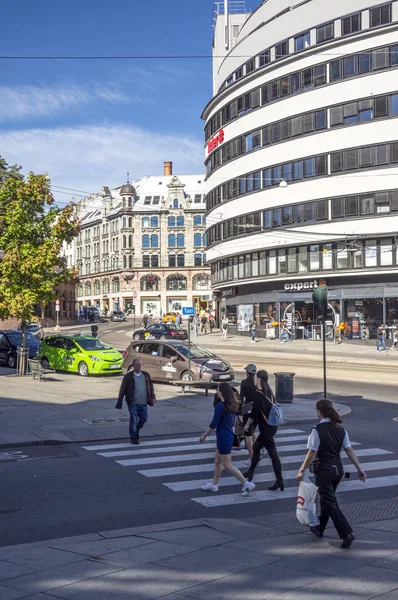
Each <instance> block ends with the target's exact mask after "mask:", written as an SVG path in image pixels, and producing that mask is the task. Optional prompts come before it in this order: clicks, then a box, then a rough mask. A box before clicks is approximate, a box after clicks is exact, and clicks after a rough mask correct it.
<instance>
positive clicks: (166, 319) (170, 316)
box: [163, 312, 178, 323]
mask: <svg viewBox="0 0 398 600" xmlns="http://www.w3.org/2000/svg"><path fill="white" fill-rule="evenodd" d="M177 315H178V313H176V312H168V313H166V314H165V315H164V316H163V323H175V322H176V321H177Z"/></svg>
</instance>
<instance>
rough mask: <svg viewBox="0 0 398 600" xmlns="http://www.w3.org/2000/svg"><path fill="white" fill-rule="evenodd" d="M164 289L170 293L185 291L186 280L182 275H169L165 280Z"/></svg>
mask: <svg viewBox="0 0 398 600" xmlns="http://www.w3.org/2000/svg"><path fill="white" fill-rule="evenodd" d="M179 256H180V255H179ZM182 256H183V255H182ZM166 289H167V290H168V291H172V292H180V291H186V289H187V278H186V277H184V276H183V275H170V277H168V278H167V279H166Z"/></svg>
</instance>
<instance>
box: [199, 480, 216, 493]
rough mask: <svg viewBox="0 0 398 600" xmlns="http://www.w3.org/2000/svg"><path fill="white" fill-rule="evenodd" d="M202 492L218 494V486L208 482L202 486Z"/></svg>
mask: <svg viewBox="0 0 398 600" xmlns="http://www.w3.org/2000/svg"><path fill="white" fill-rule="evenodd" d="M202 490H203V491H205V492H218V485H214V483H212V482H211V481H208V482H207V483H205V484H204V485H202Z"/></svg>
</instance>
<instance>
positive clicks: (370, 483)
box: [191, 475, 398, 508]
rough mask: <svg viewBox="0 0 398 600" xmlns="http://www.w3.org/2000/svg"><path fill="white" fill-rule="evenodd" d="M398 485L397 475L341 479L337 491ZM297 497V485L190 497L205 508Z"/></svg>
mask: <svg viewBox="0 0 398 600" xmlns="http://www.w3.org/2000/svg"><path fill="white" fill-rule="evenodd" d="M241 485H242V484H239V483H237V487H239V486H240V487H241ZM395 485H398V475H393V476H388V477H375V478H374V479H368V480H367V481H366V483H362V481H359V480H358V481H343V483H341V484H340V485H339V488H338V491H339V492H354V491H357V490H370V489H374V488H383V487H393V486H395ZM296 497H297V486H295V487H294V488H292V487H289V488H285V489H284V491H283V492H281V491H277V492H271V491H269V490H262V491H258V492H256V491H254V492H252V493H250V494H249V495H248V496H241V495H239V493H238V492H237V493H236V494H225V495H221V496H217V494H212V496H211V497H210V496H207V497H202V498H191V500H193V501H194V502H197V503H198V504H202V506H205V507H206V508H215V507H217V506H228V505H236V504H246V503H247V502H250V503H253V502H268V501H270V500H279V501H280V500H285V499H288V498H296Z"/></svg>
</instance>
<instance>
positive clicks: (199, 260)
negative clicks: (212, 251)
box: [194, 254, 202, 267]
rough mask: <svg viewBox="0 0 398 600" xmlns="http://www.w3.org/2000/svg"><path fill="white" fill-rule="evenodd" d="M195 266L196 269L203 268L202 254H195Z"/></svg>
mask: <svg viewBox="0 0 398 600" xmlns="http://www.w3.org/2000/svg"><path fill="white" fill-rule="evenodd" d="M194 266H195V267H201V266H202V255H201V254H195V255H194Z"/></svg>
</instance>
